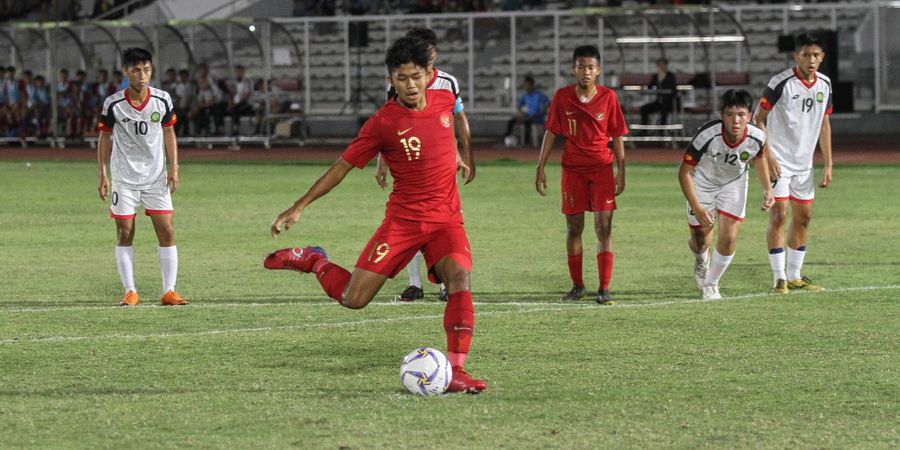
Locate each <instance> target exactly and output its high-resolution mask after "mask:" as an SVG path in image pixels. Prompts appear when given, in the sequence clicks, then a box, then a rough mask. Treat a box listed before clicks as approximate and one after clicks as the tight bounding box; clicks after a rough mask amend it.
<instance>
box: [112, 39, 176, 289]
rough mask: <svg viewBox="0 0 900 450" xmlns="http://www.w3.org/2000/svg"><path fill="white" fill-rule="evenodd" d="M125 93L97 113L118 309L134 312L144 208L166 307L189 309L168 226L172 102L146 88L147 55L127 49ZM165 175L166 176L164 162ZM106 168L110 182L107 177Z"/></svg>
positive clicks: (173, 160) (162, 93) (173, 178)
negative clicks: (137, 232)
mask: <svg viewBox="0 0 900 450" xmlns="http://www.w3.org/2000/svg"><path fill="white" fill-rule="evenodd" d="M122 63H123V66H124V67H123V68H122V72H124V73H125V75H126V76H127V77H128V87H127V88H125V89H123V90H121V91H119V92H116V93H115V94H113V95H110V96H109V97H107V98H106V101H104V102H103V110H102V111H101V112H100V123H99V124H98V125H97V127H98V128H99V129H100V141H99V143H98V145H97V162H98V164H99V169H100V182H99V185H98V187H97V190H98V191H99V192H100V199H101V200H103V201H106V199H107V198H108V197H111V203H112V204H111V206H110V207H109V215H110V217H112V218H113V219H115V220H116V235H117V236H118V245H117V246H116V266H117V267H118V270H119V278H120V279H121V280H122V286H124V288H125V296H124V297H123V298H122V302H121V303H120V305H122V306H137V304H138V301H139V298H138V294H137V288H136V287H135V283H134V247H133V246H132V245H131V244H132V241H133V240H134V216H135V215H136V211H137V208H138V207H139V206H141V205H143V206H144V213H145V214H147V215H148V216H150V220H151V222H153V228H154V229H155V230H156V237H157V239H158V240H159V249H158V256H159V268H160V271H161V272H162V285H163V290H162V292H163V295H162V298H161V299H160V301H161V303H162V304H163V305H165V306H178V305H186V304H188V302H187V300H185V299H183V298H182V297H181V295H179V294H178V292H177V291H176V290H175V280H176V278H177V277H178V249H177V248H176V247H175V232H174V228H173V226H172V212H173V211H174V209H173V207H172V195H171V193H173V192H175V190H176V189H177V188H178V144H177V141H176V139H175V128H173V126H174V125H175V122H177V121H178V118H177V117H176V116H175V109H174V105H173V104H172V99H171V97H169V94H168V93H167V92H166V91H163V90H160V89H156V88H152V89H151V88H150V78H151V77H152V76H153V63H152V61H151V55H150V52H148V51H147V50H144V49H142V48H129V49H127V50H125V52H124V54H123V55H122ZM167 160H168V162H169V170H168V171H166V161H167ZM107 166H108V167H109V172H110V175H111V177H112V184H110V178H108V177H107V175H106V169H107Z"/></svg>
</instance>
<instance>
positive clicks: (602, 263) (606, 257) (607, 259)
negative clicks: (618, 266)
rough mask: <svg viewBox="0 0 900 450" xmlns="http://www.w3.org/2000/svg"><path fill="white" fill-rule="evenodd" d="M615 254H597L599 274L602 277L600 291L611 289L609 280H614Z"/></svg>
mask: <svg viewBox="0 0 900 450" xmlns="http://www.w3.org/2000/svg"><path fill="white" fill-rule="evenodd" d="M612 269H613V253H612V252H600V253H597V272H598V274H599V275H600V289H609V280H611V279H612Z"/></svg>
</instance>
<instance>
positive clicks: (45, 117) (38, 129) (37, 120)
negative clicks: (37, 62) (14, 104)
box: [26, 75, 50, 137]
mask: <svg viewBox="0 0 900 450" xmlns="http://www.w3.org/2000/svg"><path fill="white" fill-rule="evenodd" d="M27 89H28V91H27V92H28V101H27V103H26V106H27V109H26V111H27V112H26V114H27V115H28V117H29V118H30V121H31V124H32V126H34V128H35V134H37V135H38V137H45V136H47V135H48V134H49V128H50V119H49V117H50V89H49V88H48V86H47V81H46V80H45V79H44V77H43V76H42V75H38V76H36V77H34V84H33V85H31V86H29V87H28V88H27Z"/></svg>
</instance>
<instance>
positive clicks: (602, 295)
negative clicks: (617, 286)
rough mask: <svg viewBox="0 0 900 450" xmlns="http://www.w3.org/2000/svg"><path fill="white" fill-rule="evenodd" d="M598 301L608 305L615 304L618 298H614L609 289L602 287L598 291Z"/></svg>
mask: <svg viewBox="0 0 900 450" xmlns="http://www.w3.org/2000/svg"><path fill="white" fill-rule="evenodd" d="M597 303H599V304H601V305H607V306H610V305H615V304H616V299H614V298H612V296H610V295H609V291H607V290H606V289H600V290H599V291H597Z"/></svg>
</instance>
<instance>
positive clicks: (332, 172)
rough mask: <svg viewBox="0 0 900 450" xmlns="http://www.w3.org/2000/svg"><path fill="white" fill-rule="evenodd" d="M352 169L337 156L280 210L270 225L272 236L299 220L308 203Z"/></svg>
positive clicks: (338, 182)
mask: <svg viewBox="0 0 900 450" xmlns="http://www.w3.org/2000/svg"><path fill="white" fill-rule="evenodd" d="M352 169H353V165H352V164H350V163H349V162H347V161H345V160H344V159H343V158H338V160H337V161H336V162H335V163H334V164H332V165H331V167H329V168H328V170H326V171H325V173H324V174H322V176H320V177H319V179H318V180H316V182H315V183H313V185H312V186H310V187H309V189H307V190H306V193H304V194H303V195H302V196H301V197H300V198H298V199H297V201H295V202H294V204H293V205H291V207H290V208H288V209H286V210H284V211H282V213H281V214H279V215H278V217H276V218H275V221H274V222H272V227H271V232H272V237H273V238H274V237H275V236H277V235H278V234H280V233H281V231H282V227H284V231H287V230H288V229H290V227H291V226H292V225H294V224H295V223H296V222H297V221H298V220H300V214H301V213H302V212H303V210H304V209H305V208H306V207H307V206H309V204H310V203H312V202H314V201H315V200H316V199H318V198H319V197H322V196H323V195H325V194H327V193H328V192H330V191H331V190H332V189H334V187H335V186H337V185H339V184H341V181H343V180H344V177H346V176H347V174H348V173H350V170H352Z"/></svg>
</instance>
